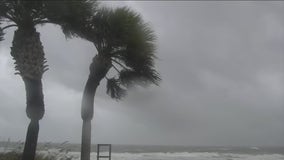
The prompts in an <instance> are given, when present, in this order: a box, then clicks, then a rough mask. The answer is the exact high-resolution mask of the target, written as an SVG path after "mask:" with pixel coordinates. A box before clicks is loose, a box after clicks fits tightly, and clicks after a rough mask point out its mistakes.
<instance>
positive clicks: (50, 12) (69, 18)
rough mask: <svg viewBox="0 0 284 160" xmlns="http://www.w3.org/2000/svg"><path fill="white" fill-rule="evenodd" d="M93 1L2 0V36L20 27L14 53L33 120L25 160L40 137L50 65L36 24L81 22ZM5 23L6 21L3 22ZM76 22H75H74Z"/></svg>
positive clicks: (90, 8)
mask: <svg viewBox="0 0 284 160" xmlns="http://www.w3.org/2000/svg"><path fill="white" fill-rule="evenodd" d="M93 3H94V2H93V1H88V0H77V1H71V2H70V1H68V0H61V1H60V2H57V1H54V0H37V1H30V0H1V2H0V22H4V23H6V24H8V25H7V26H5V27H3V28H1V27H0V40H3V35H4V30H5V29H8V28H10V27H17V30H16V31H15V32H14V38H13V42H12V47H11V56H12V57H13V59H14V60H15V69H16V71H17V73H16V74H19V75H20V76H21V77H22V79H23V81H24V84H25V90H26V103H27V104H26V105H27V106H26V114H27V116H28V118H29V119H30V120H31V121H30V124H29V126H28V130H27V134H26V141H25V146H24V151H23V155H22V160H33V159H34V157H35V151H36V146H37V140H38V132H39V120H40V119H42V117H43V115H44V96H43V91H42V80H41V79H42V76H43V73H44V72H45V71H46V70H47V69H48V68H47V65H46V59H45V57H44V50H43V46H42V43H41V41H40V33H39V32H37V30H36V26H37V25H42V24H45V23H54V24H59V25H61V26H62V27H63V29H64V27H66V25H67V24H68V25H69V24H73V25H74V24H78V23H80V21H81V19H84V18H87V17H89V16H91V15H92V13H93V6H92V5H93ZM2 25H3V23H2ZM74 26H76V25H74Z"/></svg>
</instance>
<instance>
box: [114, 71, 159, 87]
mask: <svg viewBox="0 0 284 160" xmlns="http://www.w3.org/2000/svg"><path fill="white" fill-rule="evenodd" d="M160 80H161V78H160V76H159V74H158V72H157V71H155V70H153V69H149V70H144V71H142V72H137V71H135V70H126V69H123V70H122V71H120V73H119V81H120V82H121V84H122V85H124V86H126V87H132V86H134V85H135V84H138V85H142V86H147V85H149V84H150V83H153V84H155V85H158V84H159V82H160Z"/></svg>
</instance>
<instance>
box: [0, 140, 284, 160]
mask: <svg viewBox="0 0 284 160" xmlns="http://www.w3.org/2000/svg"><path fill="white" fill-rule="evenodd" d="M10 149H12V148H10ZM2 150H3V146H2ZM6 150H7V149H6ZM38 150H39V151H38V152H39V153H42V154H46V155H48V154H52V155H57V157H58V159H60V158H63V157H64V158H65V159H68V158H72V160H79V159H80V158H79V157H80V152H79V150H80V147H79V145H78V144H68V143H65V144H63V145H62V144H48V145H45V144H40V145H39V147H38ZM0 151H1V147H0ZM92 151H93V152H92V153H91V160H96V159H97V153H96V146H95V145H94V146H93V147H92ZM107 154H108V153H107V152H100V155H107ZM111 157H112V158H111V159H112V160H284V147H188V146H138V145H135V146H134V145H112V153H111ZM102 159H104V158H102ZM105 160H106V159H105Z"/></svg>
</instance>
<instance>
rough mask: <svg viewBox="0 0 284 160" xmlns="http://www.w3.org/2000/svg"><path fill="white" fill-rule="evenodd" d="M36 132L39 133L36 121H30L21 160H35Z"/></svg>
mask: <svg viewBox="0 0 284 160" xmlns="http://www.w3.org/2000/svg"><path fill="white" fill-rule="evenodd" d="M38 131H39V124H38V120H31V122H30V124H29V127H28V131H27V136H26V142H25V147H24V152H23V156H22V160H29V159H32V160H33V159H35V154H36V146H37V139H38Z"/></svg>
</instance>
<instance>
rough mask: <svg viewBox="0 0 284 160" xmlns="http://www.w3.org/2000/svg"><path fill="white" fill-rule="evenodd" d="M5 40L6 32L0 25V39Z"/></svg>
mask: <svg viewBox="0 0 284 160" xmlns="http://www.w3.org/2000/svg"><path fill="white" fill-rule="evenodd" d="M0 25H1V23H0ZM3 40H4V32H3V29H2V28H1V27H0V41H3Z"/></svg>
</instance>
